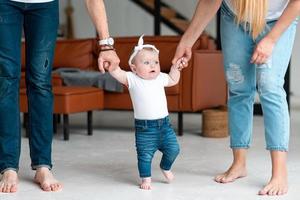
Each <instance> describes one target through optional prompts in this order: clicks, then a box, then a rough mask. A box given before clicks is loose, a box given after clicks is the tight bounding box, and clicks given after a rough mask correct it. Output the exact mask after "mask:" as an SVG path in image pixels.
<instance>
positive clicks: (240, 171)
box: [214, 164, 247, 183]
mask: <svg viewBox="0 0 300 200" xmlns="http://www.w3.org/2000/svg"><path fill="white" fill-rule="evenodd" d="M245 176H247V170H246V167H245V166H244V165H238V164H232V166H231V167H230V168H229V169H228V170H227V171H226V172H225V173H223V174H220V175H218V176H216V177H215V178H214V180H215V181H216V182H218V183H230V182H233V181H235V180H236V179H238V178H242V177H245Z"/></svg>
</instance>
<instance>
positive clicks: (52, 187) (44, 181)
mask: <svg viewBox="0 0 300 200" xmlns="http://www.w3.org/2000/svg"><path fill="white" fill-rule="evenodd" d="M34 180H35V182H36V183H38V184H39V185H40V187H41V189H42V190H44V191H47V192H50V191H59V190H61V189H62V184H61V183H60V182H58V181H57V180H56V179H55V178H54V177H53V174H52V172H51V171H50V170H49V169H48V168H46V167H41V168H38V169H37V170H36V174H35V177H34Z"/></svg>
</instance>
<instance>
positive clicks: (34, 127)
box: [24, 0, 62, 191]
mask: <svg viewBox="0 0 300 200" xmlns="http://www.w3.org/2000/svg"><path fill="white" fill-rule="evenodd" d="M27 5H28V6H27V12H26V15H25V16H24V31H25V41H26V85H27V96H28V114H29V121H28V127H29V145H30V157H31V162H32V163H31V166H32V168H33V169H36V170H37V171H36V176H35V181H36V182H37V183H39V184H40V186H41V188H42V189H43V190H45V191H57V190H59V189H61V187H62V186H61V184H60V183H59V182H58V181H57V180H56V179H54V177H53V175H52V173H51V171H50V170H51V168H52V160H51V151H52V148H51V146H52V135H53V126H52V124H53V123H52V121H53V119H52V116H53V115H52V113H53V94H52V86H51V72H52V63H53V54H54V48H55V43H56V35H57V27H58V1H57V0H55V1H53V2H49V3H34V4H27Z"/></svg>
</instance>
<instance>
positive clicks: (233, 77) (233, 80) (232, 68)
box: [226, 63, 245, 85]
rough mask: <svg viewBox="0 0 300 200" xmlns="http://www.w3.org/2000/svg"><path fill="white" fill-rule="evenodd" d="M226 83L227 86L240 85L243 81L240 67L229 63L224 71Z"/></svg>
mask: <svg viewBox="0 0 300 200" xmlns="http://www.w3.org/2000/svg"><path fill="white" fill-rule="evenodd" d="M226 76H227V81H228V83H229V84H231V85H234V84H242V83H243V82H244V80H245V77H244V75H243V72H242V70H241V66H240V65H238V64H234V63H229V67H228V68H227V71H226Z"/></svg>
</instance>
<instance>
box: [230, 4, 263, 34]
mask: <svg viewBox="0 0 300 200" xmlns="http://www.w3.org/2000/svg"><path fill="white" fill-rule="evenodd" d="M232 3H233V7H234V9H235V12H236V15H237V16H236V23H237V24H244V25H245V26H246V23H249V25H250V27H249V29H250V34H251V36H252V38H253V39H255V38H257V37H258V36H259V34H260V33H261V32H262V31H263V30H264V28H265V26H266V15H267V11H268V10H267V9H268V0H232Z"/></svg>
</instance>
